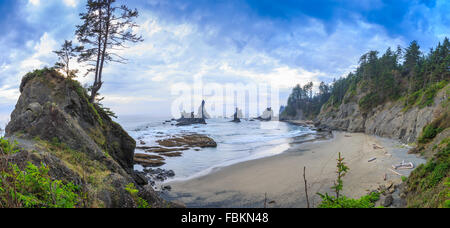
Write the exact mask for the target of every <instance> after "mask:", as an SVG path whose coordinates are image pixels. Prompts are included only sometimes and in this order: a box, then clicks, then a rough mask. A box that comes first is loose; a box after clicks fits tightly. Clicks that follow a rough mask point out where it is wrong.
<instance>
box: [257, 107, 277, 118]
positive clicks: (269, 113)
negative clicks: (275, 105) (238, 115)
mask: <svg viewBox="0 0 450 228" xmlns="http://www.w3.org/2000/svg"><path fill="white" fill-rule="evenodd" d="M273 116H274V114H273V110H272V108H267V109H266V110H265V111H264V112H263V114H262V115H261V116H260V117H258V118H255V119H256V120H261V121H271V120H272V118H273Z"/></svg>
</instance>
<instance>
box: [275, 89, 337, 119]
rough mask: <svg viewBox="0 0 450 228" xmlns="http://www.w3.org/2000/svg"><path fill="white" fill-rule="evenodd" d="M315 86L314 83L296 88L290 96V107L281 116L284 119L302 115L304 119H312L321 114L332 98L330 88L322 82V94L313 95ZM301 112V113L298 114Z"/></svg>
mask: <svg viewBox="0 0 450 228" xmlns="http://www.w3.org/2000/svg"><path fill="white" fill-rule="evenodd" d="M313 86H314V84H313V83H312V82H310V83H308V84H306V85H305V86H303V87H301V86H300V85H297V86H295V88H294V89H293V91H292V94H291V95H290V96H289V99H288V106H287V107H286V109H285V110H284V111H283V113H282V114H281V115H282V117H283V118H285V117H295V116H297V115H302V117H303V118H306V119H312V118H314V117H315V116H317V115H318V114H319V113H320V110H321V108H322V105H323V104H324V103H326V102H327V101H328V99H329V98H330V87H329V86H328V85H327V84H325V83H324V82H322V83H321V84H320V86H319V90H320V92H319V93H318V94H315V95H313V92H312V89H313ZM299 111H300V112H301V113H298V112H299Z"/></svg>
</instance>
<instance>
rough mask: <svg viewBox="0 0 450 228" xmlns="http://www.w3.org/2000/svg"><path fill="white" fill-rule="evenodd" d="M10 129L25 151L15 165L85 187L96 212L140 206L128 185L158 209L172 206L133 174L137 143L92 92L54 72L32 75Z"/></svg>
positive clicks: (9, 133)
mask: <svg viewBox="0 0 450 228" xmlns="http://www.w3.org/2000/svg"><path fill="white" fill-rule="evenodd" d="M20 92H21V95H20V98H19V100H18V102H17V104H16V107H15V109H14V111H13V112H12V114H11V121H10V122H9V124H8V125H7V127H6V137H7V138H9V139H10V140H15V141H17V142H18V143H19V145H18V146H19V147H21V148H23V151H22V152H20V153H19V154H16V155H13V156H11V157H10V158H9V159H10V161H11V162H13V163H17V164H22V166H23V164H25V163H27V162H32V163H34V164H40V163H43V164H46V165H48V166H49V168H50V169H51V176H52V177H53V178H55V179H60V180H64V181H68V182H73V183H75V184H79V185H82V186H83V189H86V191H87V192H88V193H89V195H90V197H92V202H94V203H93V205H91V206H94V207H95V206H96V207H136V206H137V205H136V202H137V201H136V200H134V198H133V197H135V196H132V195H131V194H130V193H129V192H128V191H127V186H128V185H129V184H134V186H136V188H137V189H138V190H139V195H140V196H141V197H142V198H143V199H144V200H146V201H147V202H149V203H150V205H151V206H153V207H162V206H167V205H169V204H168V203H167V202H165V201H164V200H162V199H161V198H160V197H159V196H158V195H157V194H156V193H155V192H154V191H153V189H151V188H148V187H145V186H140V185H143V184H146V181H143V180H142V176H140V175H139V174H137V173H135V172H134V170H133V163H134V161H133V159H134V149H135V147H136V142H135V141H134V140H133V138H131V137H130V136H129V135H128V134H127V132H126V131H124V130H123V129H122V127H121V126H120V125H119V124H117V123H115V122H114V121H112V119H111V118H110V117H109V116H108V115H107V114H106V112H105V111H104V110H103V109H102V108H101V107H99V106H97V105H95V104H92V103H90V102H89V100H88V96H87V93H86V90H85V89H84V88H82V87H81V86H80V84H79V83H78V82H76V81H73V80H71V79H66V78H64V77H63V76H61V75H60V74H59V73H58V72H56V71H54V70H51V69H44V70H38V71H35V72H33V73H29V74H27V75H26V76H25V77H24V78H23V79H22V83H21V85H20Z"/></svg>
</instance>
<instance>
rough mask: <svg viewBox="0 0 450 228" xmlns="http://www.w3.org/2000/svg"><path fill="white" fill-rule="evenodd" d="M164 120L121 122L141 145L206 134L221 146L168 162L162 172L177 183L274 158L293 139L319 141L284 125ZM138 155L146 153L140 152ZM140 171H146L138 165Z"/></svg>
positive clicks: (298, 128)
mask: <svg viewBox="0 0 450 228" xmlns="http://www.w3.org/2000/svg"><path fill="white" fill-rule="evenodd" d="M165 120H167V118H166V119H164V118H158V119H154V118H153V119H152V118H146V117H142V116H141V117H138V116H135V117H121V118H120V119H119V120H118V122H119V123H121V124H122V126H124V128H125V130H126V131H127V132H128V133H129V134H130V135H131V136H132V137H133V138H134V139H135V140H136V141H137V144H138V145H139V144H140V142H141V141H143V142H145V146H158V143H157V142H156V141H157V140H160V139H164V138H168V137H171V136H174V135H180V134H186V133H198V134H204V135H207V136H209V137H211V138H212V139H214V140H215V141H216V142H217V148H203V149H200V150H198V149H197V150H195V149H190V150H187V151H182V152H183V155H182V156H181V157H173V158H165V159H166V160H165V162H166V164H165V165H163V166H161V167H159V168H161V169H166V170H173V171H174V172H175V174H176V176H175V179H171V180H169V181H173V180H187V179H190V178H194V177H199V176H202V175H206V174H208V173H210V172H212V171H214V170H216V169H220V168H221V167H225V166H229V165H233V164H236V163H239V162H244V161H248V160H253V159H258V158H263V157H268V156H273V155H277V154H280V153H282V152H283V151H285V150H287V149H288V148H289V143H291V142H292V139H293V138H297V140H298V138H299V137H300V138H302V136H304V140H310V139H312V138H314V137H315V135H314V133H315V132H314V131H312V130H311V129H309V128H305V127H301V126H296V125H292V124H288V123H284V122H278V121H271V122H260V121H249V120H242V122H241V123H233V122H230V119H208V120H207V121H206V122H207V124H206V125H191V126H180V127H178V126H174V125H172V124H174V122H172V123H165ZM136 153H145V152H144V151H143V150H139V149H137V150H136ZM135 169H136V170H142V169H143V167H141V166H140V165H135Z"/></svg>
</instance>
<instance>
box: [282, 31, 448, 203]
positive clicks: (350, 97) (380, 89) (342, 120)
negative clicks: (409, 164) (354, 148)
mask: <svg viewBox="0 0 450 228" xmlns="http://www.w3.org/2000/svg"><path fill="white" fill-rule="evenodd" d="M449 49H450V42H449V39H448V38H446V39H444V41H443V42H442V43H439V44H438V45H437V46H436V47H435V48H433V49H431V50H430V51H429V52H428V53H427V54H424V53H422V52H421V51H420V46H419V44H418V43H417V42H415V41H413V42H411V44H410V45H409V47H407V48H406V49H402V48H400V47H397V48H396V50H392V49H390V48H389V49H387V50H386V51H385V53H383V54H382V55H380V54H379V53H378V52H377V51H370V52H368V53H366V54H364V55H363V56H362V57H361V58H360V61H359V66H358V68H357V69H356V71H355V72H352V73H350V74H349V75H348V76H347V77H344V78H341V79H339V80H337V81H334V82H333V83H332V84H331V85H330V86H326V85H325V84H324V83H322V84H321V88H320V89H319V91H320V92H319V93H317V94H316V95H315V96H313V95H312V92H311V91H312V90H311V89H310V88H311V87H312V84H311V83H310V84H308V85H307V86H305V87H303V88H302V87H300V86H299V85H298V86H297V87H295V88H294V90H293V93H292V95H291V96H290V98H289V101H288V106H287V107H286V109H285V111H284V112H283V115H282V116H284V118H285V119H288V118H303V119H313V120H315V122H316V124H317V125H320V126H321V127H327V128H331V129H336V130H344V131H352V132H365V133H367V134H375V135H379V136H384V137H389V138H393V139H399V140H401V141H403V142H405V143H409V144H410V145H412V146H413V149H412V150H411V151H410V152H411V153H417V154H420V155H422V156H424V157H426V158H427V159H428V162H427V163H426V164H425V165H421V166H419V167H418V168H417V169H416V170H414V171H413V173H412V174H411V176H410V177H409V178H408V180H407V181H406V184H405V185H406V187H405V189H404V193H405V199H406V201H407V206H408V207H450V106H449V104H450V99H449V95H450V85H448V82H449V81H450V55H449ZM308 92H309V95H308ZM299 94H300V95H299ZM319 110H320V111H319ZM297 113H303V114H304V115H301V116H300V115H298V114H297Z"/></svg>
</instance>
